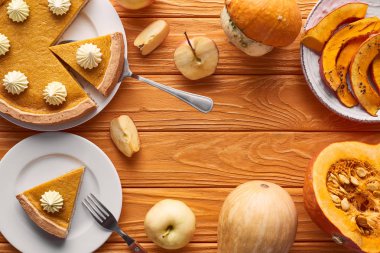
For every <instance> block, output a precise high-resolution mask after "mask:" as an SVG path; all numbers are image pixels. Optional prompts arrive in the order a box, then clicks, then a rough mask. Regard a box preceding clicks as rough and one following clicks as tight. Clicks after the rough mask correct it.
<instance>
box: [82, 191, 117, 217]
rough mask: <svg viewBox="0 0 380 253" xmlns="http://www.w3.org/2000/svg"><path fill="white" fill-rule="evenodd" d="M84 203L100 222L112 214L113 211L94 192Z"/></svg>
mask: <svg viewBox="0 0 380 253" xmlns="http://www.w3.org/2000/svg"><path fill="white" fill-rule="evenodd" d="M82 203H83V204H84V206H85V207H86V208H87V209H88V211H89V212H90V213H91V215H92V217H94V219H95V220H96V221H97V222H99V223H100V224H101V223H103V222H104V221H105V220H106V219H107V218H109V217H110V216H112V214H111V212H110V211H109V210H108V209H107V208H106V207H105V206H104V205H103V204H102V203H101V202H100V201H99V200H98V199H97V198H96V197H95V196H94V194H92V193H91V194H90V195H88V196H87V197H86V198H85V199H84V200H83V201H82Z"/></svg>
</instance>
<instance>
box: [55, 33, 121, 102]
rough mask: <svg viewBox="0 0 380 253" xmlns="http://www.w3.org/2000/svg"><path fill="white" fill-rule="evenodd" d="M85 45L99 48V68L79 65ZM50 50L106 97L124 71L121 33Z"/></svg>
mask: <svg viewBox="0 0 380 253" xmlns="http://www.w3.org/2000/svg"><path fill="white" fill-rule="evenodd" d="M85 44H93V45H95V46H97V47H98V48H99V49H100V52H101V53H102V58H101V62H100V63H99V66H97V67H95V68H93V69H85V68H83V67H81V66H80V65H79V64H78V63H77V58H76V55H77V51H78V49H79V48H80V47H81V46H82V45H85ZM50 50H51V51H53V52H54V54H56V55H57V56H58V57H59V58H61V59H62V60H63V61H64V62H65V63H66V64H67V65H69V67H70V68H72V69H74V70H75V72H77V73H78V74H79V75H81V76H82V77H83V78H84V79H86V80H87V81H88V82H89V83H90V84H92V85H93V86H95V87H96V88H97V89H98V90H99V91H100V92H101V93H102V94H104V95H108V93H109V92H110V91H111V90H112V89H113V87H114V86H115V84H116V83H118V81H119V79H120V75H121V72H122V71H123V65H124V40H123V35H122V34H121V33H114V34H110V35H106V36H100V37H97V38H93V39H87V40H82V41H76V42H72V43H67V44H61V45H56V46H53V47H50Z"/></svg>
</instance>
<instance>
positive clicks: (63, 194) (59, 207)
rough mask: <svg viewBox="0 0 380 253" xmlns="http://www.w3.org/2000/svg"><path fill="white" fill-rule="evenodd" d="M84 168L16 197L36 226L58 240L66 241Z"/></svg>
mask: <svg viewBox="0 0 380 253" xmlns="http://www.w3.org/2000/svg"><path fill="white" fill-rule="evenodd" d="M84 170H85V168H84V167H81V168H78V169H76V170H73V171H71V172H69V173H66V174H64V175H62V176H60V177H57V178H54V179H52V180H50V181H48V182H45V183H43V184H40V185H38V186H35V187H33V188H31V189H29V190H27V191H24V192H23V193H20V194H19V195H17V196H16V198H17V199H18V201H19V202H20V204H21V206H22V208H23V209H24V210H25V212H26V214H27V215H28V216H29V217H30V219H31V220H32V221H34V222H35V223H36V225H37V226H39V227H40V228H42V229H43V230H45V231H46V232H48V233H49V234H52V235H54V236H57V237H59V238H66V237H67V235H68V232H69V230H70V225H71V220H72V217H73V214H74V210H75V202H76V199H77V196H78V193H79V189H80V185H81V182H82V178H83V174H84Z"/></svg>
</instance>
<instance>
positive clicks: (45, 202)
mask: <svg viewBox="0 0 380 253" xmlns="http://www.w3.org/2000/svg"><path fill="white" fill-rule="evenodd" d="M40 201H41V206H42V208H43V210H45V211H47V212H48V213H55V212H59V210H60V209H62V207H63V198H62V195H61V194H59V192H56V191H47V192H45V193H44V194H43V195H42V196H41V199H40Z"/></svg>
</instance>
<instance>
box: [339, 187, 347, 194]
mask: <svg viewBox="0 0 380 253" xmlns="http://www.w3.org/2000/svg"><path fill="white" fill-rule="evenodd" d="M339 190H340V191H341V192H342V193H343V194H348V192H347V191H346V190H345V189H344V188H343V187H341V186H340V187H339Z"/></svg>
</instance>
